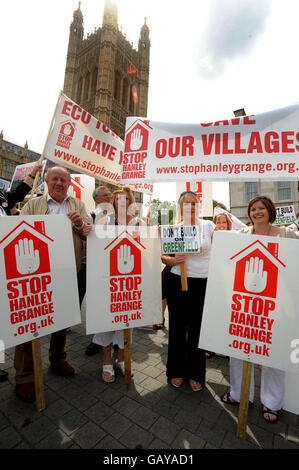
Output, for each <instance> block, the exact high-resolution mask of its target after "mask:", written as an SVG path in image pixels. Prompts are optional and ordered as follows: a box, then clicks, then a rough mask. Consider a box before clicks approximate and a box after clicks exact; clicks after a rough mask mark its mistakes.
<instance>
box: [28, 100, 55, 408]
mask: <svg viewBox="0 0 299 470" xmlns="http://www.w3.org/2000/svg"><path fill="white" fill-rule="evenodd" d="M61 95H62V91H60V93H59V97H58V100H57V103H56V107H55V111H54V114H53V117H52V121H51V124H50V127H49V132H48V135H47V138H46V142H45V145H44V149H43V153H42V155H41V158H40V163H42V161H43V159H44V156H45V150H46V146H47V143H48V140H49V135H50V132H51V130H52V127H53V122H54V119H55V115H56V111H57V107H58V103H59V100H60V97H61ZM38 178H39V172H38V173H37V174H36V175H35V179H34V182H33V185H32V190H31V194H30V199H32V198H33V195H34V191H35V188H36V186H37V181H38ZM31 345H32V357H33V370H34V387H35V398H36V409H37V411H43V410H44V409H45V408H46V403H45V390H44V377H43V365H42V357H41V348H40V339H39V338H37V339H34V340H33V341H31Z"/></svg>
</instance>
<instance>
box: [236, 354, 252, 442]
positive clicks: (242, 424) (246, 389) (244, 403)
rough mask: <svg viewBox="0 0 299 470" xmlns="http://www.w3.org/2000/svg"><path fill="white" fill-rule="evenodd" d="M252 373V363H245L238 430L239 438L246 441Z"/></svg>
mask: <svg viewBox="0 0 299 470" xmlns="http://www.w3.org/2000/svg"><path fill="white" fill-rule="evenodd" d="M251 371H252V363H251V362H247V361H244V362H243V375H242V388H241V397H240V406H239V416H238V430H237V437H239V438H240V439H246V428H247V416H248V405H249V393H250V382H251Z"/></svg>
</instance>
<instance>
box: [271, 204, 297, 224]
mask: <svg viewBox="0 0 299 470" xmlns="http://www.w3.org/2000/svg"><path fill="white" fill-rule="evenodd" d="M295 219H296V214H295V209H294V206H293V205H290V206H283V207H276V219H275V222H274V223H273V225H289V224H292V223H293V222H294V221H295Z"/></svg>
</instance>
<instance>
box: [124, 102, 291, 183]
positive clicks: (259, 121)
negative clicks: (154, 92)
mask: <svg viewBox="0 0 299 470" xmlns="http://www.w3.org/2000/svg"><path fill="white" fill-rule="evenodd" d="M298 118H299V105H298V104H296V105H293V106H289V107H286V108H282V109H278V110H274V111H270V112H266V113H262V114H258V115H252V116H240V117H235V118H232V119H225V120H222V121H216V122H208V123H205V122H201V123H199V124H185V123H184V124H179V123H167V122H156V121H150V120H148V119H144V118H141V117H128V118H127V120H126V135H125V150H124V154H123V158H122V160H121V163H122V172H121V180H120V181H121V183H134V182H139V183H142V182H163V181H174V182H179V181H198V180H200V181H238V180H239V181H244V180H247V181H248V180H250V179H251V180H252V179H256V180H258V179H260V178H262V179H268V180H280V181H281V180H282V179H286V180H297V179H298V169H299V133H298V130H297V127H298V126H297V123H298Z"/></svg>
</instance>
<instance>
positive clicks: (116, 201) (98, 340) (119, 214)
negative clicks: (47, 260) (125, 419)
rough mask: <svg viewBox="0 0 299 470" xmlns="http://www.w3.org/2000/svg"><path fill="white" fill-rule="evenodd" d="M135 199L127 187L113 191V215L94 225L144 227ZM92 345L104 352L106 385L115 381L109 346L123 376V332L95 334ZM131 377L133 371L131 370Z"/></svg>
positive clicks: (89, 226) (87, 226)
mask: <svg viewBox="0 0 299 470" xmlns="http://www.w3.org/2000/svg"><path fill="white" fill-rule="evenodd" d="M134 204H135V198H134V195H133V193H132V191H131V189H130V188H129V187H128V186H124V187H122V188H119V189H117V190H115V191H114V192H113V194H112V205H113V208H114V214H113V213H111V214H107V215H106V216H104V217H103V218H101V219H100V220H99V221H97V222H96V224H99V225H130V226H140V225H146V224H145V222H144V221H143V220H142V219H140V218H139V217H135V216H134V214H135V209H134ZM91 229H92V225H91V224H87V225H86V227H85V229H84V235H86V236H87V235H88V234H89V233H90V231H91ZM92 341H93V343H95V344H98V345H99V346H102V348H103V352H104V361H103V367H102V379H103V381H104V382H106V383H112V382H114V381H115V372H114V366H113V359H112V349H111V346H112V344H113V345H117V346H118V359H117V361H116V362H115V366H116V367H117V368H118V369H119V370H120V371H121V373H122V374H123V375H125V363H124V331H123V330H116V331H107V332H105V333H97V334H95V335H94V337H93V340H92ZM131 375H133V371H132V370H131Z"/></svg>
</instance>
